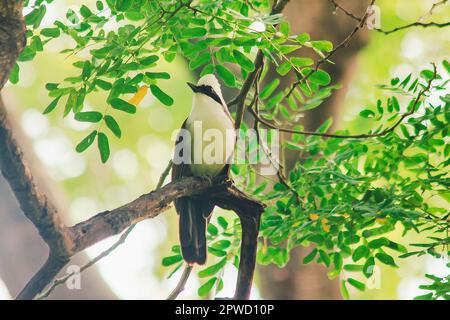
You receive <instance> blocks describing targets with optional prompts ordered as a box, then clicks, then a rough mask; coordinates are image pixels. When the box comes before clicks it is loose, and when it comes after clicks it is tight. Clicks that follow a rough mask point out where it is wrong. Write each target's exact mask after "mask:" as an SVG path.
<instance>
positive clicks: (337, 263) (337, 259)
mask: <svg viewBox="0 0 450 320" xmlns="http://www.w3.org/2000/svg"><path fill="white" fill-rule="evenodd" d="M333 263H334V269H335V270H338V271H340V270H341V269H342V265H343V264H344V260H343V259H342V255H341V254H340V253H339V252H335V253H334V255H333Z"/></svg>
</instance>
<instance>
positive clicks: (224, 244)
mask: <svg viewBox="0 0 450 320" xmlns="http://www.w3.org/2000/svg"><path fill="white" fill-rule="evenodd" d="M230 245H231V242H230V241H229V240H219V241H217V242H215V243H213V244H212V245H211V247H213V248H214V249H219V250H225V249H227V248H228V247H229V246H230Z"/></svg>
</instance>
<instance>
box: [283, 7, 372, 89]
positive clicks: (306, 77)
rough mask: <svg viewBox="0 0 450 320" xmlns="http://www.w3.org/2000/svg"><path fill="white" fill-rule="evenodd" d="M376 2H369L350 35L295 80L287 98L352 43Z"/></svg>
mask: <svg viewBox="0 0 450 320" xmlns="http://www.w3.org/2000/svg"><path fill="white" fill-rule="evenodd" d="M374 3H375V0H372V1H371V2H370V4H369V6H368V7H367V10H366V13H365V14H364V16H363V17H362V18H361V19H360V20H358V21H359V23H358V25H357V26H356V27H355V28H354V29H353V30H352V32H350V33H349V35H348V36H347V37H346V38H345V39H344V40H342V41H341V42H340V43H339V44H338V45H337V46H336V47H335V48H334V49H333V50H332V51H330V52H329V53H328V54H327V55H326V56H325V57H324V58H322V59H321V60H319V61H317V63H316V66H315V67H314V69H312V70H311V71H310V72H309V73H308V74H307V75H305V76H304V77H302V78H301V79H299V80H297V81H296V82H294V83H293V84H292V86H291V88H290V89H289V91H288V93H287V94H286V98H289V97H290V96H291V94H292V93H293V92H294V90H295V88H296V87H297V86H298V85H299V84H301V83H302V82H305V81H306V80H308V78H309V77H310V76H311V75H312V74H313V73H314V72H315V71H317V70H318V69H319V67H320V66H321V65H322V64H324V63H325V62H326V61H328V60H329V59H330V58H331V57H332V56H333V55H334V54H335V53H336V52H337V51H339V50H340V49H341V48H344V47H347V46H348V45H349V43H350V41H351V40H352V38H353V37H354V36H355V35H356V34H357V33H358V31H359V30H360V29H362V28H363V27H364V25H365V23H366V20H367V18H368V17H369V8H370V7H371V6H373V5H374Z"/></svg>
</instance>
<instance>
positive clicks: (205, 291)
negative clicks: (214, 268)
mask: <svg viewBox="0 0 450 320" xmlns="http://www.w3.org/2000/svg"><path fill="white" fill-rule="evenodd" d="M216 281H217V278H216V277H213V278H211V279H209V280H208V281H206V282H205V283H204V284H203V285H202V286H201V287H200V288H198V295H199V296H201V297H202V296H206V295H207V294H208V292H209V291H211V289H212V288H213V287H214V284H215V283H216Z"/></svg>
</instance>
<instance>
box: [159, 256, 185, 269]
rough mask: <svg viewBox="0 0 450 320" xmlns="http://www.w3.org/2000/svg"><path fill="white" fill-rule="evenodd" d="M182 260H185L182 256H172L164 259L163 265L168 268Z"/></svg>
mask: <svg viewBox="0 0 450 320" xmlns="http://www.w3.org/2000/svg"><path fill="white" fill-rule="evenodd" d="M181 260H183V257H182V256H181V255H179V254H177V255H173V256H170V257H165V258H163V259H162V265H163V266H164V267H168V266H171V265H173V264H175V263H177V262H179V261H181Z"/></svg>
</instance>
